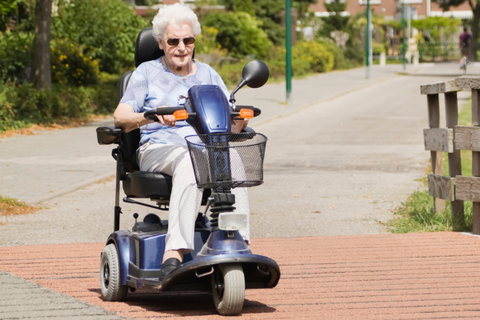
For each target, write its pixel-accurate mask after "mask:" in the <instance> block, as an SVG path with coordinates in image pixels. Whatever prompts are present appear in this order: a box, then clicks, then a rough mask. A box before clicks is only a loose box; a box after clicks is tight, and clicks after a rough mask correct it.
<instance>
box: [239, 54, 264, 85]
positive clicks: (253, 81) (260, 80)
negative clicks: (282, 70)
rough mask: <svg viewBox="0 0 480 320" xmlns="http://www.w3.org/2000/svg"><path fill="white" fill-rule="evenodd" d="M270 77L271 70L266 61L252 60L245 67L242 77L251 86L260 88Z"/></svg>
mask: <svg viewBox="0 0 480 320" xmlns="http://www.w3.org/2000/svg"><path fill="white" fill-rule="evenodd" d="M268 77H270V70H269V69H268V67H267V65H266V64H265V62H263V61H261V60H252V61H250V62H249V63H247V64H246V65H245V67H243V71H242V78H243V80H245V82H246V85H247V86H249V87H250V88H260V87H261V86H263V85H264V84H265V83H266V82H267V81H268Z"/></svg>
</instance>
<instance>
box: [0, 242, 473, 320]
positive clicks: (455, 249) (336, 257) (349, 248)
mask: <svg viewBox="0 0 480 320" xmlns="http://www.w3.org/2000/svg"><path fill="white" fill-rule="evenodd" d="M102 249H103V244H102V243H90V244H63V245H38V246H20V247H1V248H0V270H2V271H5V272H8V273H10V274H13V275H15V276H17V277H20V278H24V279H27V280H30V281H32V282H34V283H35V284H38V285H40V286H41V287H45V288H49V289H52V290H54V291H57V292H59V293H62V294H63V295H66V296H71V297H73V298H75V299H77V300H80V301H82V302H84V303H88V304H90V305H96V306H99V307H101V308H103V309H105V310H106V311H109V312H111V313H113V314H117V315H118V316H120V317H125V318H128V319H163V318H177V317H178V318H179V317H182V318H184V319H219V318H221V317H220V316H219V315H217V314H216V312H215V308H214V306H213V301H212V297H211V295H209V294H205V293H158V292H154V291H137V292H135V293H129V296H128V300H127V301H125V302H104V301H102V300H101V298H100V288H99V271H98V269H99V257H100V252H101V251H102ZM252 251H253V252H254V253H257V254H263V255H267V256H269V257H271V258H273V259H275V260H276V261H277V262H278V264H279V265H280V268H281V272H282V277H281V279H280V282H279V285H278V286H277V287H276V288H274V289H262V290H247V291H246V297H245V298H246V301H245V305H244V309H243V313H242V315H241V317H240V318H242V319H292V318H297V319H475V318H477V319H478V318H480V268H479V266H480V237H476V236H472V235H467V234H461V233H421V234H402V235H394V234H390V235H365V236H336V237H304V238H290V239H289V238H257V239H255V240H254V243H253V245H252ZM4 294H5V293H4ZM0 296H1V294H0ZM109 317H110V316H109ZM0 318H1V319H11V317H9V313H8V311H6V312H5V311H4V309H3V308H0ZM81 318H82V317H81V316H80V319H81ZM75 319H77V317H75ZM99 319H100V317H99ZM102 319H103V318H102Z"/></svg>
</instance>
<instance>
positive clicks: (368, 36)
mask: <svg viewBox="0 0 480 320" xmlns="http://www.w3.org/2000/svg"><path fill="white" fill-rule="evenodd" d="M359 3H360V5H366V6H367V26H366V30H365V67H366V77H367V79H370V65H371V64H372V62H373V50H372V10H371V9H370V5H371V4H372V5H373V4H382V1H381V0H359Z"/></svg>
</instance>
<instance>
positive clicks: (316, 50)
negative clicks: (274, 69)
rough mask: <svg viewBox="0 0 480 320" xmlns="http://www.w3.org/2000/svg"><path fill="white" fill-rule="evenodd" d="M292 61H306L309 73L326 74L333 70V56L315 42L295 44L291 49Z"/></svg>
mask: <svg viewBox="0 0 480 320" xmlns="http://www.w3.org/2000/svg"><path fill="white" fill-rule="evenodd" d="M292 59H293V60H295V59H299V60H303V61H308V63H309V64H310V70H311V72H328V71H332V69H333V63H334V57H333V54H332V53H331V52H330V51H328V50H327V49H326V48H325V47H324V46H323V45H321V44H320V43H318V42H316V41H308V42H305V41H300V42H297V43H296V44H295V46H293V48H292Z"/></svg>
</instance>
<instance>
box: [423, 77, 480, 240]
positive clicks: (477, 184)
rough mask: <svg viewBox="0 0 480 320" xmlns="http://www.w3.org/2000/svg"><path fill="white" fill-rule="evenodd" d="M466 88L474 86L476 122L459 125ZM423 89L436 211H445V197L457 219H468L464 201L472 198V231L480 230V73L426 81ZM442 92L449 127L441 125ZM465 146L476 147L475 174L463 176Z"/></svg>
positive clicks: (472, 91) (472, 88)
mask: <svg viewBox="0 0 480 320" xmlns="http://www.w3.org/2000/svg"><path fill="white" fill-rule="evenodd" d="M462 90H471V94H472V96H471V97H472V126H459V125H458V99H457V92H458V91H462ZM420 91H421V93H422V94H426V95H427V101H428V121H429V127H430V128H429V129H425V130H424V137H425V150H429V151H430V153H431V161H432V174H429V175H428V190H429V194H430V195H431V196H432V197H434V199H435V200H434V201H435V212H440V211H444V210H445V200H449V201H451V209H452V217H453V219H455V220H456V221H457V222H458V223H464V221H465V214H464V203H463V201H472V202H473V230H472V232H473V233H474V234H480V77H474V76H463V77H459V78H456V79H453V80H450V81H446V82H438V83H432V84H427V85H422V86H421V87H420ZM440 94H442V95H444V96H445V120H446V121H445V122H446V127H445V128H440V97H439V96H440ZM461 150H469V151H472V177H467V176H462V164H461V154H460V151H461ZM443 152H446V153H448V168H449V177H445V176H444V173H443V158H442V153H443Z"/></svg>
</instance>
